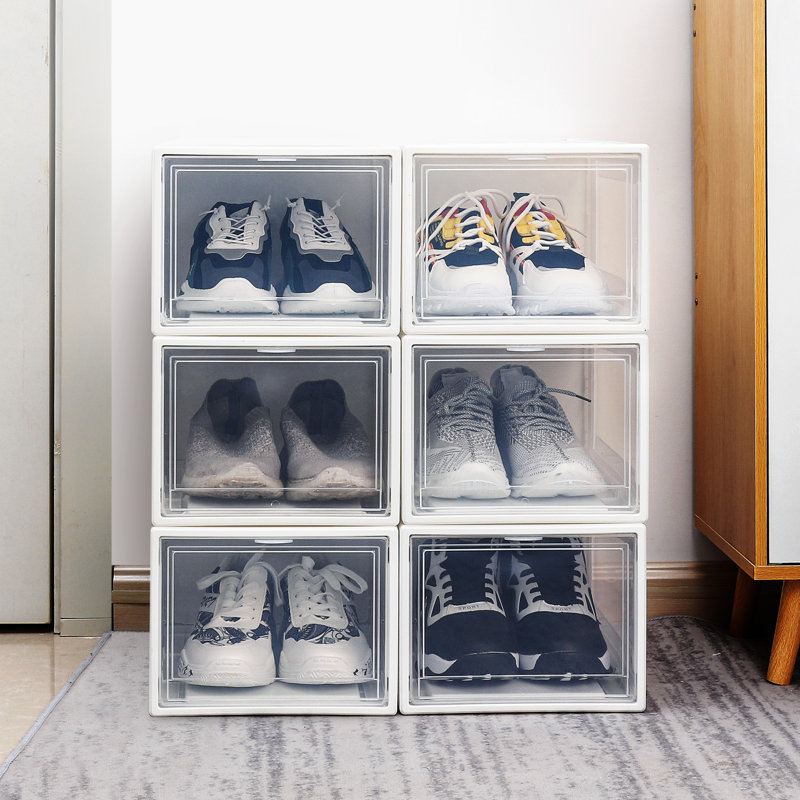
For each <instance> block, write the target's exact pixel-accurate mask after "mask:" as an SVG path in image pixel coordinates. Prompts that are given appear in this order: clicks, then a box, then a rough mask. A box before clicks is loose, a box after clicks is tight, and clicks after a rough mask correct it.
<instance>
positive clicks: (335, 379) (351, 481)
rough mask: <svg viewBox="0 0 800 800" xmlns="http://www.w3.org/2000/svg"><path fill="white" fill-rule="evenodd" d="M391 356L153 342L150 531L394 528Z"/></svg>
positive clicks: (249, 343) (277, 342) (337, 346)
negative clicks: (173, 528)
mask: <svg viewBox="0 0 800 800" xmlns="http://www.w3.org/2000/svg"><path fill="white" fill-rule="evenodd" d="M398 345H399V343H398V341H397V340H396V339H392V338H389V339H386V340H383V341H381V342H380V343H377V340H376V341H373V342H370V343H367V342H366V341H365V340H364V339H363V338H361V339H359V338H340V337H329V338H327V339H312V338H310V337H307V338H303V337H300V338H293V339H292V338H281V337H270V338H255V337H248V338H232V337H155V339H154V342H153V348H154V349H153V364H154V376H153V397H154V402H153V421H154V425H153V427H154V442H153V470H152V473H153V492H152V495H153V520H154V524H156V525H176V524H177V525H233V526H235V525H265V524H270V525H274V524H297V525H299V524H309V525H336V524H350V525H392V524H396V522H397V520H398V518H399V501H398V496H399V424H398V423H399V391H398V389H397V387H396V386H395V380H396V375H395V370H396V368H397V360H398V358H399V347H398Z"/></svg>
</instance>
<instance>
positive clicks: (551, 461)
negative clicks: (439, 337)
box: [406, 343, 640, 522]
mask: <svg viewBox="0 0 800 800" xmlns="http://www.w3.org/2000/svg"><path fill="white" fill-rule="evenodd" d="M639 356H640V353H639V347H638V346H637V345H634V344H626V345H600V344H587V345H582V346H581V345H561V346H560V345H558V344H555V343H554V344H547V345H510V346H506V347H498V346H493V345H464V346H459V345H434V344H430V345H427V344H426V345H422V344H419V345H414V347H413V351H412V359H413V360H412V372H413V381H414V385H413V391H414V397H413V413H414V425H413V431H414V434H413V435H414V444H413V450H414V475H413V505H412V509H411V513H412V514H413V515H415V516H416V517H417V518H419V519H422V518H424V517H426V516H427V517H429V518H434V517H436V516H437V515H438V516H449V517H454V516H459V517H462V516H463V517H464V520H463V521H474V520H475V519H476V518H477V519H478V520H484V519H488V520H489V521H491V520H492V519H493V518H496V517H497V516H498V515H500V516H503V517H507V518H511V519H514V518H517V517H519V518H524V519H521V520H520V521H527V519H528V518H531V517H533V518H537V521H556V522H557V521H570V520H572V519H573V518H577V517H580V518H582V519H584V518H585V516H586V515H587V514H600V515H608V514H610V513H622V514H633V513H636V512H638V511H639V506H640V487H639V482H638V472H639V463H638V449H639V441H638V437H639V430H638V428H639V423H638V419H639V409H638V407H637V402H638V382H639ZM408 521H409V520H406V522H408ZM459 521H461V520H459Z"/></svg>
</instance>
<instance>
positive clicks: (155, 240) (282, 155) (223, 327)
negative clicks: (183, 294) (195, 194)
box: [151, 142, 401, 336]
mask: <svg viewBox="0 0 800 800" xmlns="http://www.w3.org/2000/svg"><path fill="white" fill-rule="evenodd" d="M183 156H186V157H187V158H188V157H191V156H197V157H198V158H205V159H213V158H220V159H230V158H242V159H248V160H253V159H255V160H256V161H259V162H262V163H263V166H261V167H258V168H257V169H259V171H260V170H263V171H264V172H265V173H267V172H268V170H272V171H273V172H275V171H277V172H288V171H289V169H290V165H291V163H292V162H293V161H295V160H297V159H304V158H307V159H317V158H318V159H320V160H321V162H322V163H320V165H319V167H318V168H317V169H318V171H320V173H330V172H336V171H337V170H339V171H342V172H344V173H346V170H344V169H343V167H342V165H338V166H337V164H336V159H358V158H359V157H362V158H364V159H365V160H366V159H372V158H388V159H389V164H390V168H389V171H388V174H387V175H385V176H383V178H382V180H385V181H386V184H387V194H388V197H389V208H388V210H387V212H386V217H385V222H384V223H383V228H382V233H383V236H384V237H385V241H384V242H381V241H379V236H380V233H381V231H380V230H379V231H377V232H376V237H375V238H376V241H375V246H376V247H377V248H379V249H382V250H384V251H385V253H386V263H385V264H384V265H383V270H382V272H383V274H382V275H380V276H377V275H376V276H373V277H374V282H375V285H376V287H377V286H378V283H379V280H380V281H382V282H383V285H384V286H385V291H384V292H383V294H384V295H385V302H384V313H383V317H382V319H376V320H365V319H359V318H357V317H354V316H347V315H337V314H322V315H314V316H310V315H309V316H304V315H288V314H263V315H254V314H251V315H241V314H239V315H237V314H235V313H231V314H208V315H207V316H208V317H209V319H202V320H201V319H177V318H171V317H170V316H169V315H168V314H166V313H165V312H164V311H163V309H165V308H166V304H167V303H169V302H170V301H171V300H172V299H174V298H170V297H166V296H165V294H167V292H166V291H165V288H166V286H167V285H168V283H170V284H171V281H169V282H168V280H167V279H168V275H167V274H166V272H167V270H168V269H170V268H171V267H170V265H168V264H166V263H165V244H166V242H167V241H168V239H167V230H166V229H165V219H166V216H167V214H166V209H165V194H166V183H165V180H164V174H163V172H164V170H163V159H164V158H165V157H177V158H180V157H183ZM326 158H327V159H330V160H331V161H332V162H333V163H332V164H325V163H324V159H326ZM400 165H401V151H400V149H399V148H396V147H395V148H393V147H380V148H369V147H367V148H364V147H361V148H356V147H342V146H325V147H307V146H300V147H297V146H289V145H285V144H281V145H269V144H265V143H263V142H262V143H248V144H243V145H237V146H230V145H224V144H214V143H204V144H198V143H196V142H195V143H190V144H184V143H175V145H174V146H173V145H166V146H161V147H159V148H157V149H156V150H154V152H153V166H152V187H153V196H152V206H153V223H152V263H153V269H152V307H151V320H152V322H151V325H152V332H153V333H154V334H155V335H177V334H186V335H200V336H202V335H207V336H208V335H214V336H217V335H232V336H250V335H260V336H264V335H273V334H279V335H290V336H292V335H300V336H305V335H308V336H318V335H319V334H320V328H321V327H324V328H325V329H326V330H327V331H328V332H330V333H331V334H336V335H343V336H359V335H363V336H392V335H397V333H398V332H399V328H400V294H401V292H400V259H399V254H400V247H399V241H400V225H401V214H400V203H401V179H400ZM200 168H204V169H208V168H209V167H208V165H202V164H201V165H200ZM350 169H351V171H352V170H353V169H354V167H352V166H351V168H350ZM370 170H375V167H369V168H368V167H365V168H364V169H362V170H360V172H362V173H363V172H365V171H370ZM244 171H247V170H246V169H245V170H244ZM314 171H315V169H312V168H310V169H308V170H306V172H311V173H313V172H314ZM376 180H378V179H376ZM308 182H309V181H308V178H307V177H306V179H305V183H306V184H307V183H308ZM250 199H253V200H255V199H259V198H250ZM263 199H266V197H264V198H263ZM324 199H326V200H327V198H324ZM359 199H360V200H361V201H362V204H363V198H359ZM220 200H229V201H232V200H233V198H227V197H215V198H213V200H211V201H210V202H215V201H220ZM335 200H336V198H331V200H330V203H331V205H333V203H334V202H335ZM355 200H356V198H355V197H352V196H351V197H348V195H347V192H346V191H345V193H344V195H343V199H342V206H341V208H340V210H339V214H341V216H342V222H343V223H345V227H348V225H347V220H348V219H356V220H358V218H359V214H358V213H356V211H355V210H354V208H353V203H354V201H355ZM283 203H284V199H283V198H282V197H279V198H277V200H276V197H275V194H274V193H273V195H272V208H273V211H272V212H271V213H270V217H271V218H273V217H274V214H275V211H274V209H275V208H276V206H279V205H281V204H283ZM348 203H349V204H350V207H349V208H348ZM201 210H202V211H205V210H207V209H206V208H203V209H201ZM362 211H363V209H362ZM174 213H176V212H174ZM378 216H380V215H378ZM199 221H200V217H197V219H196V220H195V222H194V223H193V224H196V222H199ZM278 232H279V226H276V225H274V224H273V225H272V238H273V242H276V241H278V240H279V236H278ZM349 232H350V233H351V235H353V234H354V227H353V226H352V225H351V226H350V227H349ZM353 238H354V240H355V242H356V244H357V245H358V244H359V241H358V233H357V231H356V233H355V235H353ZM274 247H279V243H278V244H277V245H274ZM359 249H361V248H359ZM362 252H363V250H362ZM188 256H189V252H188V249H187V251H186V257H187V263H188ZM364 256H365V258H367V254H366V253H364ZM272 263H273V275H274V268H275V266H276V264H279V263H280V259H279V258H278V259H276V258H273V262H272ZM178 289H179V287H178V286H175V287H174V291H175V296H177V293H178ZM279 299H280V298H279Z"/></svg>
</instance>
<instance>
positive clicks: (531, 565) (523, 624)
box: [508, 538, 611, 680]
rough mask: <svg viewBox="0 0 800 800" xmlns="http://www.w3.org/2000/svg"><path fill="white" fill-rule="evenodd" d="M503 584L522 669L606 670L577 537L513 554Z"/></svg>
mask: <svg viewBox="0 0 800 800" xmlns="http://www.w3.org/2000/svg"><path fill="white" fill-rule="evenodd" d="M508 588H509V589H510V591H511V592H512V594H513V604H514V607H513V613H512V616H513V618H514V621H515V627H516V637H517V646H518V648H519V669H520V673H521V674H524V675H527V676H530V677H534V678H554V679H559V680H571V679H573V678H575V679H585V678H587V677H590V676H597V675H605V674H607V673H608V672H609V671H610V666H611V658H610V654H609V651H608V645H607V644H606V640H605V638H604V637H603V633H602V631H601V630H600V622H599V621H598V619H597V610H596V609H595V605H594V600H593V599H592V589H591V586H590V585H589V579H588V576H587V574H586V559H585V556H584V553H583V549H582V548H581V546H580V542H579V541H578V540H577V539H569V538H558V539H548V540H547V542H542V543H537V546H535V547H532V548H525V549H520V550H518V551H516V552H514V553H512V556H511V568H510V574H509V578H508Z"/></svg>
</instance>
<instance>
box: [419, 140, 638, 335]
mask: <svg viewBox="0 0 800 800" xmlns="http://www.w3.org/2000/svg"><path fill="white" fill-rule="evenodd" d="M409 167H410V169H411V170H412V171H413V197H412V217H413V226H414V230H413V231H408V230H407V231H406V232H405V234H404V235H405V236H407V237H410V236H413V237H414V242H413V245H414V248H415V250H414V253H415V258H414V264H415V270H416V281H415V285H414V287H413V291H414V303H413V313H414V322H415V323H418V324H430V325H436V324H437V323H438V324H439V325H444V324H445V323H448V322H449V323H454V322H459V321H460V322H462V323H463V322H475V323H476V324H479V325H481V324H483V325H487V324H490V323H497V322H504V323H508V324H509V325H510V326H511V327H512V328H513V327H515V325H523V326H526V327H527V328H528V329H530V328H531V326H532V325H539V326H542V327H545V328H546V327H548V326H550V327H553V326H560V327H567V328H568V327H569V326H570V325H575V324H576V323H577V324H581V323H582V322H583V323H585V322H586V321H587V320H589V321H591V322H592V323H593V324H598V323H599V324H600V325H602V324H608V322H614V321H616V322H625V323H627V324H629V325H631V324H635V323H638V322H639V321H640V315H641V308H640V293H641V288H640V279H641V274H642V270H643V266H644V265H643V264H642V260H643V247H642V242H641V241H640V237H641V236H642V230H641V225H642V220H641V216H642V209H641V197H640V192H641V186H640V182H641V154H639V153H619V154H617V153H609V154H604V153H594V154H593V153H560V154H554V153H546V152H545V153H531V154H523V153H515V154H496V155H487V154H483V155H472V154H465V153H462V154H424V153H417V154H413V156H412V157H411V163H410V165H409ZM408 245H409V242H408V241H406V246H407V247H408Z"/></svg>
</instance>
